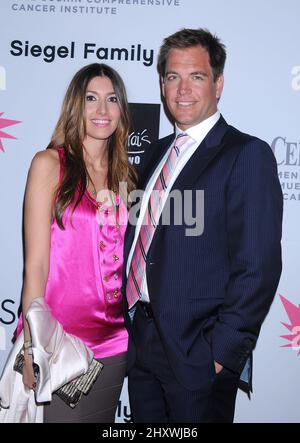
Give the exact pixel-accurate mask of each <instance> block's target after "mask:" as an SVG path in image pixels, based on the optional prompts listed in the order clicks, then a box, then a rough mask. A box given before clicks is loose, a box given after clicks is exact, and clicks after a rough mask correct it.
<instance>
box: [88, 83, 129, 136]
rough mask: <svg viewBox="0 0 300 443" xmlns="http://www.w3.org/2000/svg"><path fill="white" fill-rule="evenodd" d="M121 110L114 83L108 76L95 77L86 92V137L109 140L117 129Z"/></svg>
mask: <svg viewBox="0 0 300 443" xmlns="http://www.w3.org/2000/svg"><path fill="white" fill-rule="evenodd" d="M120 118H121V111H120V107H119V103H118V100H117V96H116V94H115V91H114V87H113V84H112V82H111V80H110V79H109V78H108V77H100V76H97V77H94V78H93V79H92V80H90V81H89V83H88V85H87V90H86V94H85V124H86V137H85V141H88V140H89V139H94V140H107V139H108V138H109V137H110V136H111V135H112V134H113V133H114V132H115V130H116V128H117V126H118V124H119V121H120Z"/></svg>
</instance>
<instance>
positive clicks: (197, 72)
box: [190, 71, 208, 77]
mask: <svg viewBox="0 0 300 443" xmlns="http://www.w3.org/2000/svg"><path fill="white" fill-rule="evenodd" d="M199 74H200V75H202V76H203V77H208V74H207V73H206V72H204V71H195V72H191V73H190V75H199Z"/></svg>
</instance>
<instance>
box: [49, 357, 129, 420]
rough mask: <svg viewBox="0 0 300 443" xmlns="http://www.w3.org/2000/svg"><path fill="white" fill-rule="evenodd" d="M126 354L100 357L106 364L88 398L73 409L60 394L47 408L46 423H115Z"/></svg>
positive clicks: (55, 396) (82, 399)
mask: <svg viewBox="0 0 300 443" xmlns="http://www.w3.org/2000/svg"><path fill="white" fill-rule="evenodd" d="M126 355H127V354H126V353H125V354H121V355H117V356H115V357H108V358H101V359H100V361H101V362H102V363H103V364H104V368H103V369H102V371H101V373H100V375H99V377H98V379H97V380H96V382H95V384H94V386H93V387H92V389H91V391H90V392H89V394H88V395H86V396H85V395H83V396H82V397H81V399H80V401H79V403H78V405H77V406H76V407H75V408H74V409H72V408H70V406H68V405H66V403H65V402H63V401H62V400H61V399H60V398H59V397H58V396H57V395H55V394H54V395H53V396H52V401H51V403H50V404H49V405H45V407H44V423H72V422H73V423H114V421H115V413H116V409H117V406H118V401H119V397H120V394H121V390H122V386H123V381H124V377H125V373H126Z"/></svg>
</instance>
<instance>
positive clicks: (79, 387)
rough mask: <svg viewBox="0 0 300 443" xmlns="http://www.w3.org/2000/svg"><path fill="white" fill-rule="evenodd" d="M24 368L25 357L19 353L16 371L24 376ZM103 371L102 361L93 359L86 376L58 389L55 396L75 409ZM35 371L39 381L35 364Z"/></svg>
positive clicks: (15, 365) (37, 368)
mask: <svg viewBox="0 0 300 443" xmlns="http://www.w3.org/2000/svg"><path fill="white" fill-rule="evenodd" d="M23 366H24V355H23V353H22V352H19V354H18V355H17V356H16V360H15V363H14V370H15V371H17V372H19V373H20V374H22V373H23ZM102 369H103V364H102V363H101V362H100V361H98V360H95V359H93V360H92V361H91V363H90V365H89V368H88V370H87V372H86V373H85V374H83V375H81V376H80V377H77V378H75V379H74V380H72V381H70V382H69V383H66V384H65V385H63V386H62V387H61V388H59V389H57V390H56V391H55V392H54V394H56V395H58V396H59V397H60V398H61V399H62V400H63V401H64V402H65V403H66V404H67V405H68V406H70V407H71V408H75V406H76V405H77V404H78V402H79V400H80V399H81V397H82V395H83V394H84V395H87V394H88V393H89V392H90V390H91V388H92V386H93V384H94V383H95V381H96V380H97V378H98V376H99V374H100V372H101V371H102ZM33 371H34V375H35V377H36V378H37V379H38V376H39V367H38V365H37V364H35V363H33Z"/></svg>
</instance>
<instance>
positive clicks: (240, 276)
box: [212, 138, 282, 372]
mask: <svg viewBox="0 0 300 443" xmlns="http://www.w3.org/2000/svg"><path fill="white" fill-rule="evenodd" d="M226 195H227V239H228V241H227V244H228V255H229V264H230V272H229V281H228V287H227V291H226V296H225V299H224V303H223V304H222V307H221V309H220V312H219V316H218V319H217V322H216V324H215V327H214V330H213V334H212V347H213V355H214V359H215V360H216V361H218V362H219V363H221V364H223V366H225V367H227V368H229V369H231V370H233V371H235V372H241V371H242V369H243V367H244V365H245V362H246V359H247V357H248V356H249V354H250V353H251V351H252V350H253V348H254V346H255V343H256V340H257V337H258V335H259V331H260V328H261V325H262V323H263V321H264V319H265V316H266V315H267V313H268V310H269V308H270V306H271V303H272V300H273V298H274V295H275V292H276V289H277V285H278V282H279V278H280V274H281V243H280V242H281V225H282V191H281V187H280V183H279V180H278V174H277V165H276V161H275V158H274V155H273V153H272V151H271V148H270V147H269V146H268V145H267V144H266V143H265V142H263V141H261V140H259V139H256V138H252V139H250V140H248V141H247V142H246V143H245V145H244V147H243V148H242V149H241V151H240V153H239V155H238V157H237V159H236V162H235V164H234V166H233V169H232V171H231V175H230V180H229V185H228V189H227V194H226Z"/></svg>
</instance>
